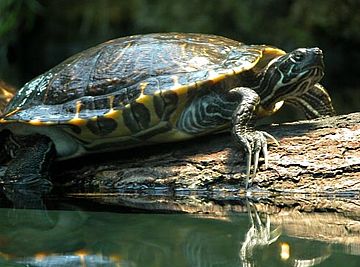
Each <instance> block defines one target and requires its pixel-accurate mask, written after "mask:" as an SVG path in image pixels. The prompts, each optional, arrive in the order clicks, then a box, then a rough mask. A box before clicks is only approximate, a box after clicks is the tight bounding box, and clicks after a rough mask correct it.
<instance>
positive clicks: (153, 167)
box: [55, 113, 360, 194]
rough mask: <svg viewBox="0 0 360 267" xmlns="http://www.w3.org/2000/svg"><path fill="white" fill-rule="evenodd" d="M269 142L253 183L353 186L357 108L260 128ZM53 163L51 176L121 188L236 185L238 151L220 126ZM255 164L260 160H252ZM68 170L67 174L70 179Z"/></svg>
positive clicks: (228, 188) (358, 158)
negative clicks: (198, 134) (217, 130)
mask: <svg viewBox="0 0 360 267" xmlns="http://www.w3.org/2000/svg"><path fill="white" fill-rule="evenodd" d="M262 130H264V131H266V132H268V133H270V134H271V135H273V136H274V137H275V138H276V139H277V140H278V141H279V143H280V146H276V145H275V144H273V143H270V146H269V167H268V169H264V167H263V166H261V165H260V168H259V172H258V173H257V175H256V178H255V179H254V180H253V188H257V189H259V190H260V191H264V190H267V191H277V192H282V193H284V192H296V193H317V194H320V193H325V194H329V193H344V192H352V191H358V190H360V113H353V114H348V115H341V116H337V117H329V118H323V119H316V120H309V121H298V122H292V123H284V124H280V125H271V126H266V127H263V128H262ZM78 162H79V160H75V161H70V162H65V163H60V164H58V168H56V169H55V173H56V176H57V178H56V180H57V181H61V182H64V181H65V182H66V184H67V185H70V186H76V187H82V188H83V187H85V188H89V187H91V188H94V187H96V188H98V189H100V190H101V189H117V190H123V191H129V190H130V191H132V190H137V191H144V192H145V191H147V192H151V190H153V191H154V190H155V191H156V192H157V193H158V192H159V190H160V191H162V192H164V191H169V190H171V191H172V192H184V191H196V192H200V191H203V192H207V193H209V192H220V191H221V192H237V193H239V192H243V191H244V179H245V164H244V160H243V152H242V151H241V149H239V148H238V147H236V146H235V145H234V143H233V142H232V139H231V136H230V135H229V134H227V133H224V134H218V135H213V136H206V137H202V138H198V139H195V140H192V141H186V142H180V143H172V144H162V145H157V146H148V147H141V148H137V149H133V150H128V151H122V152H116V153H111V154H103V155H94V156H91V157H87V158H86V160H83V161H82V162H85V163H83V164H82V165H81V166H80V168H79V163H78ZM260 163H262V162H261V161H260ZM68 177H71V178H70V179H69V178H68Z"/></svg>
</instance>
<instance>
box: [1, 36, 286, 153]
mask: <svg viewBox="0 0 360 267" xmlns="http://www.w3.org/2000/svg"><path fill="white" fill-rule="evenodd" d="M283 54H284V51H282V50H280V49H277V48H274V47H270V46H264V45H260V46H259V45H245V44H243V43H240V42H238V41H234V40H231V39H227V38H225V37H220V36H215V35H205V34H179V33H166V34H148V35H135V36H130V37H125V38H119V39H115V40H111V41H108V42H105V43H103V44H100V45H98V46H96V47H93V48H90V49H88V50H86V51H84V52H81V53H79V54H76V55H74V56H73V57H71V58H69V59H67V60H65V61H64V62H62V63H61V64H59V65H58V66H56V67H54V68H52V69H51V70H49V71H48V72H46V73H44V74H42V75H40V76H38V77H36V78H35V79H33V80H32V81H30V82H28V83H27V84H25V86H24V87H23V88H21V89H20V90H19V91H18V93H17V94H16V96H15V97H14V98H13V99H12V100H11V101H10V103H9V104H8V105H7V107H6V109H5V111H4V114H3V116H2V117H1V118H0V123H3V124H4V123H5V124H9V123H14V122H15V123H18V124H19V123H20V124H25V125H31V126H35V127H45V126H46V127H57V128H61V129H62V130H65V131H68V132H69V133H70V134H71V135H72V136H74V137H75V138H77V139H79V140H81V142H83V143H86V144H87V145H89V144H90V143H91V146H92V148H93V149H94V150H97V149H98V148H100V147H101V146H102V145H103V143H104V142H107V143H108V144H109V145H110V146H111V144H112V143H113V142H114V140H115V139H116V140H117V142H118V141H119V138H123V140H124V143H127V144H128V145H130V143H131V142H130V140H129V137H130V136H131V137H134V138H137V140H136V141H134V142H135V143H137V142H138V139H139V138H140V139H142V140H144V139H149V137H154V138H153V139H154V140H155V139H156V138H157V136H158V140H155V141H156V142H158V141H160V142H162V141H164V134H163V133H164V132H168V131H171V130H172V129H173V125H175V122H176V119H177V118H178V117H179V116H180V114H181V112H182V110H183V109H184V107H185V106H186V103H188V102H189V101H191V99H192V97H191V96H192V95H194V94H198V93H199V92H201V91H203V89H204V88H206V87H208V85H209V84H217V83H221V82H222V81H225V80H229V81H230V80H231V79H233V78H234V77H239V76H238V74H240V73H243V72H245V71H249V70H251V72H252V73H253V74H255V75H253V76H252V77H256V73H258V72H259V71H262V69H263V68H264V66H266V65H267V63H268V62H269V61H270V60H271V59H273V58H274V57H278V56H279V55H283ZM237 79H239V78H237ZM241 79H244V78H241ZM253 79H254V78H253ZM250 80H251V79H250ZM244 82H248V83H249V82H250V81H244ZM230 84H231V82H228V83H227V85H226V86H229V85H230ZM229 89H231V88H229ZM159 123H165V124H167V126H166V127H165V128H164V127H160V128H161V130H159V129H157V130H154V127H155V126H156V125H158V124H159ZM155 128H156V127H155ZM158 128H159V127H158ZM149 129H152V131H150V132H149V131H148V130H149ZM190 137H191V136H186V137H185V136H183V135H181V134H180V133H177V135H176V134H171V135H167V136H166V138H167V139H168V140H167V141H172V140H174V139H184V138H190ZM166 138H165V139H166ZM165 141H166V140H165ZM89 146H90V145H89Z"/></svg>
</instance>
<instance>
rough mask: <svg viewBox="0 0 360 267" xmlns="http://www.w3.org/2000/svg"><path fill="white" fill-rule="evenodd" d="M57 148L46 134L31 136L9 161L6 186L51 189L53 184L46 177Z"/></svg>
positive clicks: (5, 177) (41, 189) (5, 180)
mask: <svg viewBox="0 0 360 267" xmlns="http://www.w3.org/2000/svg"><path fill="white" fill-rule="evenodd" d="M54 156H55V148H54V145H53V143H52V141H51V140H50V139H49V138H48V137H46V136H38V135H36V136H30V137H29V138H27V140H26V142H25V146H24V148H21V149H20V150H19V151H18V152H17V153H16V155H15V158H14V159H12V160H11V161H10V163H9V166H8V168H7V170H6V172H5V175H4V178H3V180H4V185H5V186H15V187H22V188H23V189H26V188H37V189H39V191H49V190H50V189H51V187H52V184H51V182H50V181H49V180H47V179H46V178H45V176H46V174H47V172H48V170H49V167H50V163H51V161H52V159H53V158H54Z"/></svg>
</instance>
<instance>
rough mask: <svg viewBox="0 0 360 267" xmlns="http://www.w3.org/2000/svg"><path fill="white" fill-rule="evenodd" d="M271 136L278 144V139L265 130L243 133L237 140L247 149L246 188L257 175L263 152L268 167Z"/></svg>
mask: <svg viewBox="0 0 360 267" xmlns="http://www.w3.org/2000/svg"><path fill="white" fill-rule="evenodd" d="M266 138H269V139H271V140H273V141H275V143H276V144H277V145H279V143H278V141H277V140H276V139H275V137H273V136H272V135H270V134H268V133H266V132H263V131H254V132H247V133H243V134H242V135H241V136H238V138H237V141H238V142H239V143H240V145H242V146H243V147H244V149H245V153H246V180H245V189H248V188H249V186H250V185H251V183H252V180H253V179H254V178H255V177H256V173H257V170H258V166H259V158H260V153H262V154H263V156H264V160H265V168H267V167H268V157H269V154H268V150H267V140H266ZM252 165H253V170H252V172H251V167H252Z"/></svg>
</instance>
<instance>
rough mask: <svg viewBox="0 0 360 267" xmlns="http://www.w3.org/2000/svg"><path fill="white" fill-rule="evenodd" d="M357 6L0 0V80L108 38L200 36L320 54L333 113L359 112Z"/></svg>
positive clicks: (325, 0) (302, 1) (14, 79)
mask: <svg viewBox="0 0 360 267" xmlns="http://www.w3.org/2000/svg"><path fill="white" fill-rule="evenodd" d="M359 29H360V1H359V0H317V1H308V0H266V1H265V0H236V1H235V0H222V1H219V0H192V1H190V0H176V1H173V0H94V1H90V0H88V1H87V0H77V1H70V0H56V1H50V0H48V1H46V0H1V1H0V79H1V80H5V81H7V82H9V83H10V84H13V85H15V86H16V87H20V86H21V85H22V84H23V83H25V82H26V81H28V80H30V79H32V78H33V77H35V76H36V75H38V74H41V73H42V72H44V71H46V70H47V69H49V68H51V67H52V66H54V65H56V64H58V63H59V62H61V61H62V60H64V59H65V58H67V57H68V56H70V55H72V54H74V53H76V52H79V51H81V50H83V49H86V48H88V47H91V46H93V45H95V44H98V43H101V42H103V41H106V40H108V39H111V38H116V37H121V36H126V35H132V34H138V33H149V32H169V31H177V32H201V33H213V34H218V35H223V36H227V37H230V38H233V39H236V40H240V41H242V42H245V43H249V44H253V43H254V44H263V43H264V44H271V45H274V46H277V47H280V48H282V49H285V50H292V49H294V48H296V47H313V46H318V47H320V48H321V49H322V50H323V51H324V53H325V64H326V75H325V77H324V79H323V82H322V83H323V84H324V85H325V86H326V87H327V88H328V90H329V91H330V94H331V95H332V98H333V101H334V105H335V108H336V110H337V111H338V113H348V112H351V111H356V110H360V85H359V77H360V71H359V70H360V66H359V63H360V51H359V47H360V30H359Z"/></svg>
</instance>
